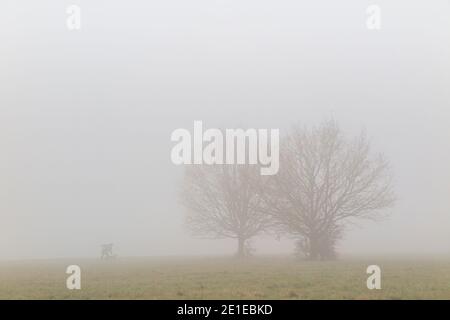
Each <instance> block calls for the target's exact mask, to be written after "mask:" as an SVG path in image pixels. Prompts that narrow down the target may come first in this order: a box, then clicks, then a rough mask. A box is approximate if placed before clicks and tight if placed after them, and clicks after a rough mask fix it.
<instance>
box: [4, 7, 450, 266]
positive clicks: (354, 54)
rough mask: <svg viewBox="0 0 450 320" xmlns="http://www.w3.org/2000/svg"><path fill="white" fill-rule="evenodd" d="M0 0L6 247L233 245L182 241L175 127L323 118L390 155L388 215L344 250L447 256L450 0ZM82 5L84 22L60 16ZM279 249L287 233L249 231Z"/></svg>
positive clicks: (89, 249)
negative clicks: (78, 24)
mask: <svg viewBox="0 0 450 320" xmlns="http://www.w3.org/2000/svg"><path fill="white" fill-rule="evenodd" d="M373 3H374V2H373V1H364V0H363V1H359V0H358V1H356V0H351V1H332V0H326V1H322V0H319V1H308V2H306V1H305V2H303V1H302V2H301V1H294V0H281V1H268V0H263V1H257V0H239V1H238V0H221V1H211V0H193V1H182V0H168V1H143V0H142V1H123V0H121V1H118V0H112V1H100V0H93V1H76V0H74V1H70V2H68V1H56V0H53V1H49V0H44V1H31V0H27V1H25V0H15V1H2V2H1V5H0V9H1V10H0V152H1V154H0V259H25V258H54V257H79V256H86V257H96V256H98V255H99V250H100V244H102V243H108V242H113V243H114V244H115V249H116V250H117V253H118V254H119V255H120V256H147V255H149V256H152V255H191V254H230V253H232V252H233V251H234V250H235V243H234V242H233V241H228V240H204V239H193V238H192V237H191V236H190V235H189V233H188V232H187V230H186V228H185V226H184V210H183V208H182V207H180V205H179V204H178V203H177V193H178V190H179V186H180V181H181V178H182V173H183V168H182V167H179V166H174V165H173V164H172V163H171V161H170V150H171V148H172V146H173V143H172V142H171V141H170V134H171V132H172V131H173V130H175V129H177V128H187V129H189V130H192V127H193V123H194V120H202V121H203V123H204V125H205V126H206V127H221V128H227V127H230V128H232V127H236V126H241V127H243V128H246V127H254V128H268V129H270V128H280V133H281V135H283V133H285V132H286V131H287V130H288V129H289V128H290V127H291V125H292V124H294V123H302V124H305V125H314V124H317V123H319V122H320V121H321V120H323V119H324V118H327V117H334V118H335V119H336V120H337V121H338V122H339V123H340V125H341V127H342V129H343V130H344V131H345V132H347V133H348V134H355V133H358V132H359V131H360V130H361V128H363V127H364V128H366V131H367V134H368V135H369V136H370V137H371V138H372V145H373V147H374V149H375V150H377V151H380V152H383V153H384V154H385V155H386V157H387V158H388V159H389V160H390V162H391V164H392V167H393V172H394V174H395V188H396V191H397V195H398V202H397V204H396V206H395V207H394V208H393V209H390V216H389V218H387V219H385V220H383V221H381V222H376V223H375V222H361V223H359V225H357V226H351V229H350V230H349V231H348V232H347V233H346V237H345V239H344V240H343V241H342V242H341V243H340V245H339V252H340V253H344V254H364V255H371V254H446V255H449V256H450V194H449V192H450V129H449V128H450V126H449V125H450V109H449V108H450V18H449V17H450V2H449V1H446V0H436V1H425V0H421V1H419V0H414V1H406V0H395V1H387V0H380V1H376V3H377V4H378V5H379V6H380V7H381V10H382V11H381V13H382V27H381V30H379V31H369V30H368V29H367V28H366V24H365V21H366V13H365V10H366V8H367V6H368V5H369V4H373ZM70 4H78V5H80V7H81V10H82V29H81V30H80V31H69V30H67V28H66V22H65V20H66V16H67V15H66V13H65V9H66V7H67V6H69V5H70ZM253 244H254V245H255V247H256V249H257V251H256V252H257V253H260V254H262V253H277V252H280V253H289V252H292V250H293V244H292V242H291V241H290V240H288V239H282V240H281V241H276V240H274V239H271V238H270V237H265V238H258V239H255V240H254V241H253Z"/></svg>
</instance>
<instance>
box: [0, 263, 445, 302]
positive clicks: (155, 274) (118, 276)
mask: <svg viewBox="0 0 450 320" xmlns="http://www.w3.org/2000/svg"><path fill="white" fill-rule="evenodd" d="M70 264H78V265H79V266H80V267H81V269H82V289H81V290H68V289H66V278H67V276H68V275H66V274H65V269H66V267H67V266H68V265H70ZM370 264H378V265H379V266H380V267H381V270H382V289H381V290H368V289H367V287H366V279H367V276H368V275H367V274H366V268H367V266H368V265H370ZM0 299H450V260H447V261H445V260H422V261H420V260H392V259H391V260H389V259H384V260H377V261H374V260H370V261H369V260H367V261H364V260H354V259H349V260H339V261H332V262H308V261H296V260H294V259H293V258H289V257H282V256H273V257H260V258H252V259H249V260H247V261H239V260H235V259H233V258H224V257H204V258H160V259H156V258H123V259H117V260H114V261H107V262H106V261H104V262H102V261H99V260H86V259H84V260H83V259H81V260H80V259H74V260H70V261H69V260H49V261H44V260H40V261H20V262H3V263H0Z"/></svg>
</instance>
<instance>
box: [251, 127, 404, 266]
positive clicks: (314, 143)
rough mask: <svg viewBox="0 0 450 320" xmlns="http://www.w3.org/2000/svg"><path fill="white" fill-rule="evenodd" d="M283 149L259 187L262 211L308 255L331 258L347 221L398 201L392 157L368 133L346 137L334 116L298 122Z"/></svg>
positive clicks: (372, 214)
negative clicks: (374, 148) (378, 151)
mask: <svg viewBox="0 0 450 320" xmlns="http://www.w3.org/2000/svg"><path fill="white" fill-rule="evenodd" d="M280 151H281V152H280V157H281V158H280V171H279V173H278V175H275V176H272V177H270V178H269V180H270V183H268V184H266V186H265V187H264V188H260V192H261V194H262V195H263V198H264V200H265V209H264V211H265V212H266V213H267V214H268V215H270V216H271V217H273V218H274V219H275V220H276V222H277V223H278V227H279V229H280V232H283V233H288V234H289V235H291V236H293V237H294V238H296V239H297V240H298V241H297V248H298V249H299V250H301V251H303V253H304V254H305V256H307V257H308V258H309V259H319V258H321V259H329V258H333V257H334V256H335V245H336V243H337V241H338V240H339V239H340V238H341V237H342V234H343V231H344V226H345V223H348V222H350V221H352V220H354V219H356V218H369V219H375V218H377V217H379V216H380V215H381V214H382V211H381V209H384V208H387V207H389V206H391V205H392V204H393V203H394V201H395V197H394V193H393V190H392V183H391V176H390V174H389V166H388V163H387V161H386V160H385V159H384V158H383V156H381V155H372V154H371V152H370V143H369V141H368V140H367V138H366V136H365V134H364V133H362V134H361V135H360V136H358V137H356V138H355V139H348V138H346V137H345V136H344V135H343V134H342V132H341V131H340V129H339V126H338V125H337V123H336V122H335V121H326V122H324V123H323V124H322V125H321V126H319V127H317V128H313V129H306V128H300V127H295V128H294V130H293V131H292V132H291V134H290V135H288V136H287V137H286V138H285V140H284V141H283V143H282V146H281V150H280Z"/></svg>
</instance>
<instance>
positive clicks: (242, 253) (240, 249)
mask: <svg viewBox="0 0 450 320" xmlns="http://www.w3.org/2000/svg"><path fill="white" fill-rule="evenodd" d="M236 256H237V257H238V258H244V257H245V239H243V238H238V251H237V254H236Z"/></svg>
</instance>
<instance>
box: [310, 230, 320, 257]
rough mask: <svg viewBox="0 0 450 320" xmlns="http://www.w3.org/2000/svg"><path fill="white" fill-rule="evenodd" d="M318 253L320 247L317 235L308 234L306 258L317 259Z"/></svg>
mask: <svg viewBox="0 0 450 320" xmlns="http://www.w3.org/2000/svg"><path fill="white" fill-rule="evenodd" d="M319 254H320V248H319V237H317V236H310V237H309V252H308V259H309V260H318V259H319Z"/></svg>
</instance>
